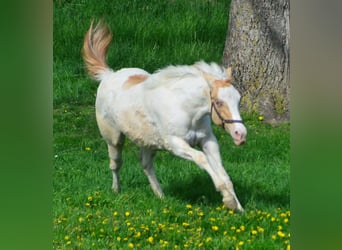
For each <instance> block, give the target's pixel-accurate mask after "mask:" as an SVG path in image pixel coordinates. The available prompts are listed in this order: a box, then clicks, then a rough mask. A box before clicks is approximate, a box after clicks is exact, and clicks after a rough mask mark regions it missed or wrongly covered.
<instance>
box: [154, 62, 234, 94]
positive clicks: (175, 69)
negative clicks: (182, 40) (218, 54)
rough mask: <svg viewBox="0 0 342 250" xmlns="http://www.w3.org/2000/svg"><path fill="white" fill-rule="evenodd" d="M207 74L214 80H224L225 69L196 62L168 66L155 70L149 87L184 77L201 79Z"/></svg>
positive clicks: (213, 64) (211, 64) (225, 75)
mask: <svg viewBox="0 0 342 250" xmlns="http://www.w3.org/2000/svg"><path fill="white" fill-rule="evenodd" d="M204 74H208V75H210V76H212V77H213V78H215V79H218V80H224V79H226V78H227V73H226V71H225V69H224V68H223V67H221V66H219V65H218V64H216V63H213V62H212V63H210V64H208V63H206V62H204V61H198V62H196V63H195V64H194V65H176V66H175V65H170V66H167V67H165V68H162V69H159V70H157V71H156V72H155V73H154V74H153V75H152V77H151V78H150V79H151V80H152V82H150V84H149V87H152V88H153V87H156V86H159V85H160V84H163V85H164V84H167V83H172V82H174V80H177V79H180V78H185V77H203V75H204Z"/></svg>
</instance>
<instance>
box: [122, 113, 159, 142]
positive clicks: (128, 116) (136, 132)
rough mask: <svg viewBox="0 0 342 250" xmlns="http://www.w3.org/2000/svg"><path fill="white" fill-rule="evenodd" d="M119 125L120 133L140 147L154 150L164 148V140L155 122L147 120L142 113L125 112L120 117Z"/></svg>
mask: <svg viewBox="0 0 342 250" xmlns="http://www.w3.org/2000/svg"><path fill="white" fill-rule="evenodd" d="M121 117H122V119H120V121H119V124H120V127H121V131H122V132H123V133H124V134H125V135H126V136H127V137H128V138H129V139H130V140H131V141H133V142H134V143H136V144H137V145H138V146H140V147H150V148H156V149H163V148H164V140H163V139H162V136H161V135H160V132H159V130H158V126H157V124H156V122H154V121H152V120H151V119H148V117H147V116H146V114H145V113H144V112H142V111H139V110H136V111H134V112H131V111H127V112H124V113H123V114H122V115H121Z"/></svg>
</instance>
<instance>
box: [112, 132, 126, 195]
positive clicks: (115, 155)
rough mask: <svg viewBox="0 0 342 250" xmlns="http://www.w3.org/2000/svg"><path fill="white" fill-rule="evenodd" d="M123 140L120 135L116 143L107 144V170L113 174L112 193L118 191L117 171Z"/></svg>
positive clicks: (120, 161) (120, 160) (122, 136)
mask: <svg viewBox="0 0 342 250" xmlns="http://www.w3.org/2000/svg"><path fill="white" fill-rule="evenodd" d="M124 139H125V138H124V135H122V134H120V135H119V136H118V138H117V140H116V141H112V142H110V143H108V154H109V168H110V169H111V170H112V174H113V184H112V189H113V191H114V192H119V191H120V179H119V170H120V168H121V166H122V147H123V144H124ZM113 142H116V143H113Z"/></svg>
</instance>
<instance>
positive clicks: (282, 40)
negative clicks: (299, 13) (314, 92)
mask: <svg viewBox="0 0 342 250" xmlns="http://www.w3.org/2000/svg"><path fill="white" fill-rule="evenodd" d="M289 11H290V3H289V0H277V1H272V0H265V1H259V0H232V2H231V6H230V15H229V25H228V32H227V37H226V43H225V48H224V52H223V61H222V64H223V65H224V66H232V68H233V83H234V84H235V86H236V87H237V89H239V91H240V93H241V94H242V96H243V98H242V100H241V110H242V111H246V112H256V113H257V114H260V115H262V116H264V119H265V121H267V122H283V121H289V118H290V110H289V109H290V108H289V101H290V93H289V92H290V82H289V80H290V77H289V66H290V65H289V56H290V51H289V38H290V27H289Z"/></svg>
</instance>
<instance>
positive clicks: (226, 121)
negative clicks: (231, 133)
mask: <svg viewBox="0 0 342 250" xmlns="http://www.w3.org/2000/svg"><path fill="white" fill-rule="evenodd" d="M213 108H214V110H215V112H216V114H217V116H218V118H220V120H221V122H222V125H221V126H222V128H223V129H224V125H225V124H226V123H229V124H231V123H242V124H243V121H242V120H233V119H224V118H223V117H222V116H221V114H220V113H219V112H218V110H217V107H216V106H215V103H214V102H212V103H211V113H213Z"/></svg>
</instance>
